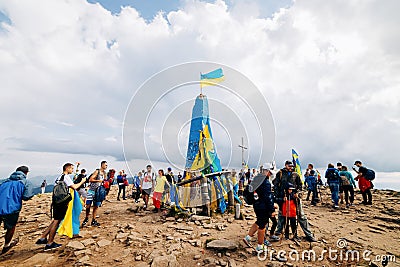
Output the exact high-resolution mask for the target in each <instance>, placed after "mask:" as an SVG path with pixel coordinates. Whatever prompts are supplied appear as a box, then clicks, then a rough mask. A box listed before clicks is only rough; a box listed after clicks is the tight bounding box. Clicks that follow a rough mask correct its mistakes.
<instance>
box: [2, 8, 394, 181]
mask: <svg viewBox="0 0 400 267" xmlns="http://www.w3.org/2000/svg"><path fill="white" fill-rule="evenodd" d="M398 10H400V2H399V1H396V0H393V1H390V0H387V1H378V0H376V1H373V0H369V1H351V0H350V1H324V3H323V4H321V1H317V0H315V1H312V0H307V1H293V2H292V1H277V0H271V1H266V0H259V1H246V0H243V1H239V0H229V1H228V0H226V1H223V0H216V1H199V0H181V1H178V0H168V1H165V0H158V1H134V0H131V1H129V0H120V1H115V0H113V1H111V0H110V1H105V0H104V1H85V0H69V1H67V0H42V1H39V2H38V1H30V0H25V1H24V0H21V1H7V0H0V12H1V14H0V20H1V26H0V81H1V98H0V99H1V105H0V118H1V124H2V125H1V127H0V161H1V165H0V166H1V168H0V175H1V177H4V176H7V175H8V174H9V173H10V172H11V171H12V170H13V169H15V168H16V167H17V166H18V165H20V164H26V165H28V166H30V168H31V170H32V173H31V175H34V176H35V175H44V174H54V173H57V172H59V171H60V166H61V165H62V164H63V163H64V162H67V161H73V162H75V161H81V162H82V163H83V164H84V166H85V167H87V168H88V169H92V168H95V167H96V166H97V165H98V162H100V161H101V160H102V159H107V160H108V161H109V162H110V165H111V167H114V168H117V169H120V168H126V164H125V161H124V153H123V145H122V140H123V138H122V131H123V130H122V128H123V123H124V122H123V120H124V117H125V112H126V110H127V108H128V105H129V103H130V100H131V99H132V97H133V95H134V94H135V92H137V91H138V88H139V87H140V86H141V85H142V84H143V83H144V82H145V81H146V80H147V79H149V78H150V77H151V76H152V75H154V74H156V73H158V72H160V71H162V70H163V69H165V68H168V67H170V66H173V65H176V64H181V63H185V62H192V61H211V62H218V63H221V64H223V65H227V66H230V67H231V68H233V69H235V70H237V71H239V72H240V73H242V74H243V75H245V76H247V77H248V78H249V79H250V80H251V81H252V82H253V83H254V84H255V85H256V86H257V87H258V89H259V90H260V92H261V93H262V94H263V95H264V97H265V99H266V100H267V102H268V104H269V106H270V109H271V112H272V114H273V117H274V121H275V130H276V153H275V160H276V161H277V163H278V166H280V165H281V164H282V163H283V161H284V160H286V159H288V158H290V150H291V148H295V149H296V150H297V152H298V153H299V154H300V160H301V161H302V162H303V164H305V163H308V162H313V163H314V164H315V165H316V166H318V167H325V166H326V165H327V163H329V162H337V161H342V162H344V163H345V164H348V165H351V164H352V163H353V161H354V160H355V159H360V160H362V161H363V162H365V164H366V165H367V166H370V167H372V168H374V169H376V170H378V171H387V172H390V171H400V167H399V160H398V151H400V142H399V140H398V138H399V136H400V105H399V104H400V83H399V81H400V32H399V30H398V25H400V17H399V16H398V14H397V13H398V12H397V11H398ZM204 71H208V70H204ZM226 78H227V79H228V78H229V77H226ZM193 90H196V89H193ZM193 90H190V89H189V90H187V92H183V94H185V99H191V98H193V99H194V97H195V96H196V94H198V92H195V93H193ZM208 90H211V89H208ZM215 90H218V89H217V88H215ZM208 92H210V91H208ZM213 93H215V92H210V94H213ZM242 95H246V88H243V92H242ZM219 101H221V100H220V99H219ZM171 103H174V102H173V101H172V102H171ZM171 105H172V104H171ZM250 105H251V103H250ZM227 107H229V108H230V109H229V108H227V109H225V111H223V112H226V114H225V113H223V115H225V117H226V118H229V117H231V114H233V113H232V109H233V110H235V111H240V110H241V109H242V107H241V105H227ZM212 108H213V107H212V105H211V104H210V110H211V111H212ZM187 109H188V110H190V109H191V105H187ZM221 112H222V111H221ZM219 114H220V115H221V113H219ZM187 116H190V112H189V114H187ZM212 116H213V115H212V114H211V117H212ZM236 119H237V118H236ZM243 119H244V120H245V118H243V117H242V118H241V120H243ZM156 122H157V116H156V117H154V119H153V120H152V123H153V124H154V123H156ZM164 122H165V119H161V120H160V123H161V124H160V125H162V123H164ZM227 123H228V122H227ZM178 126H179V125H178ZM160 127H161V126H160ZM215 128H218V126H216V127H215ZM183 129H188V128H187V127H186V128H183ZM247 130H248V131H250V132H251V130H249V129H247ZM216 131H217V132H218V130H216ZM221 133H222V131H221ZM229 134H230V135H233V133H229ZM229 134H228V135H229ZM182 136H183V137H184V136H185V134H184V133H183V134H182ZM239 136H240V134H236V135H234V138H233V139H234V140H233V141H230V143H229V144H226V143H224V140H227V139H229V138H226V136H224V135H223V134H221V136H220V137H215V139H216V141H218V142H217V144H216V145H217V147H221V150H222V149H223V148H229V149H230V150H231V151H229V152H226V151H219V152H218V153H219V154H221V155H225V153H230V154H232V157H233V159H232V162H231V163H230V164H231V166H235V165H237V166H239V165H240V150H239V149H238V148H237V147H236V146H237V144H238V143H240V138H239ZM163 140H164V139H163ZM248 141H249V142H250V141H251V140H248ZM265 141H266V142H267V141H268V140H265ZM165 142H176V138H175V139H174V140H166V141H165ZM179 142H181V143H185V142H184V141H183V142H182V140H179ZM235 142H236V143H235ZM250 143H251V142H250ZM157 149H158V148H155V150H154V153H157V151H158V150H157ZM250 153H252V152H251V151H250ZM147 160H148V159H147V158H146V155H144V154H143V153H140V152H138V153H137V158H135V159H134V164H136V165H135V167H132V168H133V169H135V168H137V169H135V170H133V171H137V170H138V169H139V168H140V169H142V168H143V165H144V164H145V163H146V162H147ZM223 160H224V159H223ZM271 160H272V158H266V159H261V161H271ZM249 163H250V165H251V164H256V163H255V162H249ZM161 165H162V166H164V165H163V164H162V163H160V166H161ZM166 165H167V163H165V166H166Z"/></svg>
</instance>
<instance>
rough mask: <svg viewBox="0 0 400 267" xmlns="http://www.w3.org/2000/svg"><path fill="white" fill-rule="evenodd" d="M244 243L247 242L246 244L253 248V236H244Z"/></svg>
mask: <svg viewBox="0 0 400 267" xmlns="http://www.w3.org/2000/svg"><path fill="white" fill-rule="evenodd" d="M243 243H245V244H246V246H248V247H249V248H251V247H252V245H251V237H248V236H245V237H244V238H243Z"/></svg>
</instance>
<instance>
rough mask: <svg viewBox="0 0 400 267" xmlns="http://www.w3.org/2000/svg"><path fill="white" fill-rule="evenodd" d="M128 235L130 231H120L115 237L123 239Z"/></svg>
mask: <svg viewBox="0 0 400 267" xmlns="http://www.w3.org/2000/svg"><path fill="white" fill-rule="evenodd" d="M128 235H129V234H128V233H119V234H117V235H116V236H115V239H123V238H126V237H127V236H128Z"/></svg>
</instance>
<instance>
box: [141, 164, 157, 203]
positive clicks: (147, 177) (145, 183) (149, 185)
mask: <svg viewBox="0 0 400 267" xmlns="http://www.w3.org/2000/svg"><path fill="white" fill-rule="evenodd" d="M146 168H147V171H146V172H145V173H144V174H143V179H142V180H141V182H140V190H141V191H142V197H143V201H144V206H143V209H147V207H148V204H149V196H150V194H151V192H152V191H153V190H154V185H155V179H156V176H155V174H154V172H152V170H151V165H147V167H146Z"/></svg>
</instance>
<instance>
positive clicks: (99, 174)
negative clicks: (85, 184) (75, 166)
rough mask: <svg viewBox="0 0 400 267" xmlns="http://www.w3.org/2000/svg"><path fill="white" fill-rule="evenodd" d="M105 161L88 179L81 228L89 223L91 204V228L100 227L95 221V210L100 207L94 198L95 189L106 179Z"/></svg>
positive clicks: (99, 203)
mask: <svg viewBox="0 0 400 267" xmlns="http://www.w3.org/2000/svg"><path fill="white" fill-rule="evenodd" d="M107 167H108V165H107V161H104V160H103V161H102V162H101V163H100V169H96V170H95V171H94V173H92V175H90V177H89V183H90V184H89V190H88V192H87V198H86V217H85V219H84V220H83V222H82V226H85V225H86V224H87V223H88V222H89V215H90V208H91V206H92V204H93V219H92V222H91V225H92V226H100V223H99V222H98V221H96V215H97V209H98V208H99V207H100V206H101V202H96V201H95V199H94V196H95V194H96V189H97V188H98V187H99V186H100V185H101V183H102V182H103V180H104V179H105V178H106V177H107V173H106V170H107Z"/></svg>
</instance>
